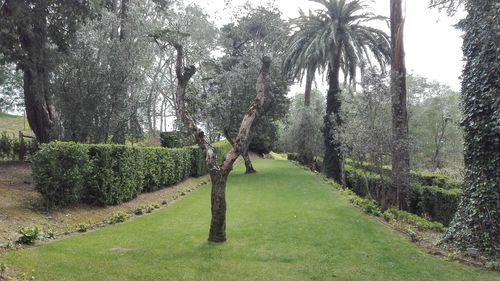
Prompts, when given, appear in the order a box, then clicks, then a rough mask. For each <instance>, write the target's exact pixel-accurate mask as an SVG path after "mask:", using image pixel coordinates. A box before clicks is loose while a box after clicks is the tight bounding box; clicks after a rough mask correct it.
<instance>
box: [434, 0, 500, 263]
mask: <svg viewBox="0 0 500 281" xmlns="http://www.w3.org/2000/svg"><path fill="white" fill-rule="evenodd" d="M460 3H464V7H465V11H466V12H467V16H466V18H465V19H464V20H462V21H461V22H460V25H459V26H460V27H461V29H462V30H464V32H465V36H464V41H463V47H462V49H463V53H464V58H465V61H466V64H465V67H464V69H463V73H462V91H461V92H462V93H461V95H462V104H463V107H464V118H463V120H462V126H463V128H464V141H465V151H464V164H465V178H464V192H463V195H462V198H461V200H460V203H459V206H458V210H457V213H456V214H455V217H454V218H453V221H452V222H451V224H450V227H449V228H448V231H447V232H446V234H445V235H444V240H443V241H444V242H445V243H446V244H448V245H452V246H455V247H457V248H459V249H462V250H464V249H466V248H469V247H472V248H476V249H478V250H479V251H480V252H481V254H484V255H487V256H489V257H492V258H494V259H498V258H499V257H500V154H499V151H500V95H499V93H500V72H499V69H500V49H499V48H498V34H499V33H500V6H499V5H498V1H491V0H463V1H462V0H455V1H453V0H450V1H437V0H436V1H431V4H438V5H439V4H441V7H443V6H442V5H443V4H444V5H448V4H450V5H449V6H446V7H448V10H449V11H452V10H453V9H454V8H456V6H455V5H456V4H460Z"/></svg>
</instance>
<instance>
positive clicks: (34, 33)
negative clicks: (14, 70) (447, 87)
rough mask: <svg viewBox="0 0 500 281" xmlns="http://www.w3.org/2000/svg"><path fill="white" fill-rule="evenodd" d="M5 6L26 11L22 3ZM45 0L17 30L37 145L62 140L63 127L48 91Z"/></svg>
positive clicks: (27, 103)
mask: <svg viewBox="0 0 500 281" xmlns="http://www.w3.org/2000/svg"><path fill="white" fill-rule="evenodd" d="M6 3H7V7H11V8H12V10H13V13H12V16H16V15H17V13H16V12H17V11H19V10H21V9H23V10H28V9H30V7H26V6H24V7H22V5H26V4H25V3H24V1H12V0H10V1H7V2H6ZM47 6H48V4H47V1H46V0H40V1H37V2H36V3H35V4H34V7H33V16H32V18H31V22H32V24H31V25H30V24H29V23H26V22H23V24H22V25H23V26H21V27H20V28H19V31H20V42H21V48H22V49H23V50H24V51H25V53H26V56H25V58H24V59H23V60H22V61H21V63H20V67H21V69H22V70H23V73H24V86H23V87H24V102H25V106H26V116H27V118H28V123H29V125H30V127H31V129H32V130H33V133H34V134H35V136H36V138H37V140H38V141H39V142H40V143H48V142H50V141H52V140H57V139H61V138H62V134H63V131H62V126H61V122H60V119H59V114H58V112H57V111H56V109H55V106H54V104H53V101H52V97H51V95H50V91H49V67H50V66H49V65H50V63H49V60H48V58H47V46H46V45H47V40H48V39H47V19H46V18H47V14H46V13H47V12H46V11H47Z"/></svg>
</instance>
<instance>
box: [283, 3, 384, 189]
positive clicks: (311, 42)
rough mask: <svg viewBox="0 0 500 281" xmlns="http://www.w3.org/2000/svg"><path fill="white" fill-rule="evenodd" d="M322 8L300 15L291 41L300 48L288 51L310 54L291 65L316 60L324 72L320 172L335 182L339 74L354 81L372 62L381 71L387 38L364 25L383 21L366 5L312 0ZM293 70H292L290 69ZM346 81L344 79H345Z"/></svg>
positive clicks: (339, 166) (338, 172)
mask: <svg viewBox="0 0 500 281" xmlns="http://www.w3.org/2000/svg"><path fill="white" fill-rule="evenodd" d="M312 1H314V2H317V3H319V4H321V5H322V6H323V9H322V10H317V11H315V13H310V14H309V15H307V16H306V15H304V14H303V15H302V16H301V17H302V18H303V19H302V20H301V21H300V23H301V24H300V26H297V28H298V30H297V31H296V32H298V33H299V34H302V35H301V36H303V39H302V38H300V37H299V36H298V38H296V39H297V40H296V41H295V42H300V45H301V47H300V48H298V47H294V46H292V47H291V50H292V51H293V50H300V49H302V50H304V52H307V53H311V54H314V55H313V56H309V55H300V56H297V59H296V60H295V59H293V60H292V63H293V64H296V65H298V66H299V67H298V68H301V67H302V65H306V64H305V63H304V60H308V59H310V58H315V59H316V58H318V62H320V63H322V66H323V67H325V68H326V69H327V70H328V86H329V88H328V93H327V101H326V115H325V117H324V124H325V126H324V131H323V134H324V142H325V155H324V159H323V161H324V169H323V170H324V172H325V174H326V175H327V176H329V177H332V178H333V179H335V180H336V181H337V182H342V179H343V156H342V151H341V141H340V140H341V138H340V134H339V133H340V129H341V125H342V118H341V114H340V107H341V97H340V93H341V88H340V82H339V74H340V71H341V70H342V71H343V73H344V77H346V78H350V80H351V82H353V81H355V78H356V71H357V69H358V68H359V67H361V66H364V65H365V64H371V61H372V59H375V61H376V62H377V63H378V64H379V65H381V67H382V68H385V63H386V62H387V61H388V60H389V57H390V44H389V37H388V36H387V34H386V33H385V32H383V31H382V30H379V29H376V28H373V27H370V26H366V25H365V24H366V22H369V21H372V20H381V19H383V18H382V17H380V16H376V15H374V14H373V13H370V12H366V8H367V6H366V5H364V4H363V1H361V0H350V1H346V0H312ZM292 69H294V68H292ZM346 80H347V79H346Z"/></svg>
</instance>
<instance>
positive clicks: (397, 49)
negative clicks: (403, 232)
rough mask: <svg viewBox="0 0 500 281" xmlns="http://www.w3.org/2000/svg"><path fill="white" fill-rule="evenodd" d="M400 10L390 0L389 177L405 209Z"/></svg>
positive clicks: (406, 143) (405, 144)
mask: <svg viewBox="0 0 500 281" xmlns="http://www.w3.org/2000/svg"><path fill="white" fill-rule="evenodd" d="M402 12H403V11H402V7H401V0H391V102H392V180H393V183H394V186H395V187H396V204H397V205H398V207H399V208H400V209H403V210H408V207H409V189H410V154H409V141H408V114H407V110H406V67H405V52H404V44H403V27H404V19H403V15H402Z"/></svg>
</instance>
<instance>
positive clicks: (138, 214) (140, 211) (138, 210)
mask: <svg viewBox="0 0 500 281" xmlns="http://www.w3.org/2000/svg"><path fill="white" fill-rule="evenodd" d="M134 214H135V215H137V216H140V215H142V214H144V211H143V210H142V208H141V207H138V208H136V209H135V210H134Z"/></svg>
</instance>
